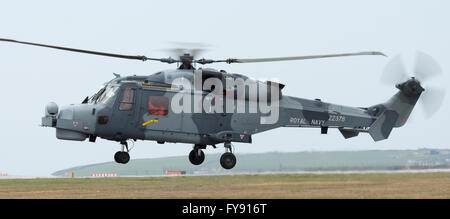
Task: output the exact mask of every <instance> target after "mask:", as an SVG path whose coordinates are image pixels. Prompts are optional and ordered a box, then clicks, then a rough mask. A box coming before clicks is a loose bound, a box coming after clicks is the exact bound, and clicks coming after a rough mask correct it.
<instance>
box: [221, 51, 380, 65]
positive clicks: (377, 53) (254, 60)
mask: <svg viewBox="0 0 450 219" xmlns="http://www.w3.org/2000/svg"><path fill="white" fill-rule="evenodd" d="M362 55H382V56H386V55H385V54H383V53H381V52H358V53H342V54H329V55H314V56H291V57H276V58H257V59H234V58H231V59H227V60H221V61H217V62H227V63H229V64H230V63H253V62H278V61H292V60H305V59H321V58H332V57H342V56H362Z"/></svg>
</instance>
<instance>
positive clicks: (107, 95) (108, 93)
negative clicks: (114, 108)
mask: <svg viewBox="0 0 450 219" xmlns="http://www.w3.org/2000/svg"><path fill="white" fill-rule="evenodd" d="M118 90H119V87H118V86H107V87H106V89H105V91H104V92H103V94H102V95H101V96H100V97H99V98H98V100H97V103H101V104H105V105H112V104H114V100H115V99H116V94H117V91H118Z"/></svg>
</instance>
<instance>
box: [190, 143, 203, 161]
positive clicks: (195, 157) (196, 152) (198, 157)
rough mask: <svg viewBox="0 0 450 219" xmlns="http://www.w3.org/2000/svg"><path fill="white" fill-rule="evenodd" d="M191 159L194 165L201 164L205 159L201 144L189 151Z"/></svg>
mask: <svg viewBox="0 0 450 219" xmlns="http://www.w3.org/2000/svg"><path fill="white" fill-rule="evenodd" d="M205 147H206V146H205ZM189 161H190V162H191V163H192V164H194V165H200V164H202V163H203V161H205V153H203V151H202V147H201V145H195V146H194V149H193V150H192V151H191V152H190V153H189Z"/></svg>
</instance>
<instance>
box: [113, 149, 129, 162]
mask: <svg viewBox="0 0 450 219" xmlns="http://www.w3.org/2000/svg"><path fill="white" fill-rule="evenodd" d="M114 160H115V161H116V162H117V163H121V164H126V163H128V161H130V154H128V153H127V152H125V151H118V152H116V154H114Z"/></svg>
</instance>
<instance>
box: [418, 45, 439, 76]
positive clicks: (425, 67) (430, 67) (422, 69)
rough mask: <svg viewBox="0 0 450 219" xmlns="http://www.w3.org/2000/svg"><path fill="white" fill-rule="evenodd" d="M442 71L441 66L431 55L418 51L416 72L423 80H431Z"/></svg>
mask: <svg viewBox="0 0 450 219" xmlns="http://www.w3.org/2000/svg"><path fill="white" fill-rule="evenodd" d="M441 73H442V69H441V66H439V64H438V63H437V62H436V60H434V59H433V57H431V56H430V55H427V54H425V53H423V52H417V53H416V59H415V66H414V74H416V76H417V78H418V79H419V80H421V81H422V82H424V81H427V80H430V79H431V78H433V77H435V76H438V75H439V74H441Z"/></svg>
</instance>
